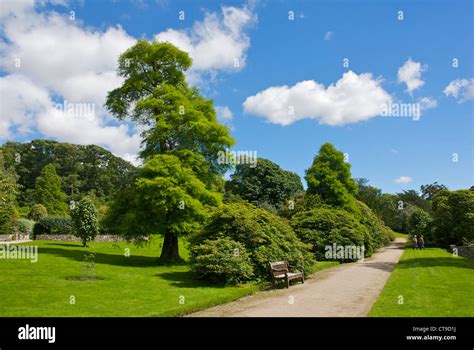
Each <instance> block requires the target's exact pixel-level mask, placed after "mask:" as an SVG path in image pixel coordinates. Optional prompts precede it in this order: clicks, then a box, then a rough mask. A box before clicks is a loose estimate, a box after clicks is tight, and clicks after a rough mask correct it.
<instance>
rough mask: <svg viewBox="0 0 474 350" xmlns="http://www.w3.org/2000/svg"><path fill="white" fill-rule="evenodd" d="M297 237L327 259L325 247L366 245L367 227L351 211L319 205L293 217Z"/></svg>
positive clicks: (292, 223)
mask: <svg viewBox="0 0 474 350" xmlns="http://www.w3.org/2000/svg"><path fill="white" fill-rule="evenodd" d="M291 226H292V227H293V229H294V230H295V232H296V234H297V235H298V237H299V238H300V239H301V240H302V241H303V242H305V243H308V244H310V245H311V247H312V251H313V252H314V253H315V254H316V258H317V259H318V260H325V259H326V258H325V252H326V247H328V246H330V247H332V246H333V245H334V244H335V245H337V246H360V247H361V246H364V248H365V249H366V247H365V238H366V235H367V234H368V230H367V228H366V227H365V226H363V225H362V224H360V223H359V222H358V220H357V219H356V218H355V217H354V215H352V214H351V213H349V212H347V211H345V210H342V209H331V208H316V209H312V210H308V211H303V212H300V213H298V214H296V215H294V216H293V218H292V219H291Z"/></svg>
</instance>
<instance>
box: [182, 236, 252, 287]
mask: <svg viewBox="0 0 474 350" xmlns="http://www.w3.org/2000/svg"><path fill="white" fill-rule="evenodd" d="M190 263H191V266H192V268H191V271H192V272H193V273H195V274H196V276H197V277H198V279H202V280H207V281H211V282H217V283H232V284H236V283H239V282H243V281H246V280H250V279H251V278H252V277H253V268H252V265H251V263H250V255H249V254H248V253H247V252H246V250H245V247H244V246H243V245H242V244H241V243H239V242H235V241H233V240H232V239H229V238H218V239H216V240H205V241H204V242H202V243H201V244H198V245H196V246H193V247H191V255H190Z"/></svg>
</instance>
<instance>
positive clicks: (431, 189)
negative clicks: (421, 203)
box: [420, 182, 448, 201]
mask: <svg viewBox="0 0 474 350" xmlns="http://www.w3.org/2000/svg"><path fill="white" fill-rule="evenodd" d="M447 189H448V188H447V187H446V186H445V185H442V184H439V183H437V182H434V183H432V184H429V185H421V187H420V191H421V198H423V199H425V200H429V201H431V200H433V199H434V197H435V196H436V195H437V194H438V193H439V192H441V191H444V190H447Z"/></svg>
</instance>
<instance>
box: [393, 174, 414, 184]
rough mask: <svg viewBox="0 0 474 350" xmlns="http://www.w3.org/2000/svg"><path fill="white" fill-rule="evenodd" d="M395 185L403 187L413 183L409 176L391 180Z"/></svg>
mask: <svg viewBox="0 0 474 350" xmlns="http://www.w3.org/2000/svg"><path fill="white" fill-rule="evenodd" d="M393 181H394V182H395V183H396V184H400V185H405V184H408V183H410V182H412V181H413V179H412V178H411V177H410V176H400V177H399V178H397V179H395V180H393Z"/></svg>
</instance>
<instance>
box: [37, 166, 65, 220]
mask: <svg viewBox="0 0 474 350" xmlns="http://www.w3.org/2000/svg"><path fill="white" fill-rule="evenodd" d="M35 201H36V203H38V204H42V205H44V206H45V207H46V209H47V211H48V213H50V214H51V215H65V214H66V213H67V211H68V207H67V204H66V195H65V194H64V192H62V191H61V179H60V178H59V176H58V175H57V173H56V167H55V166H54V164H48V165H45V167H44V168H43V170H42V171H41V174H40V176H39V177H37V178H36V183H35Z"/></svg>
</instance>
